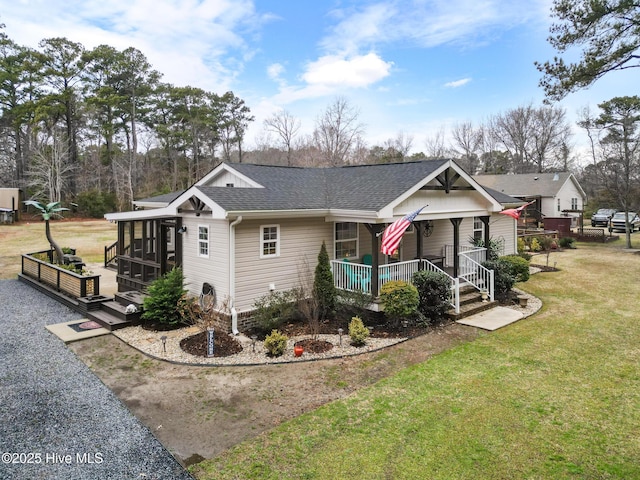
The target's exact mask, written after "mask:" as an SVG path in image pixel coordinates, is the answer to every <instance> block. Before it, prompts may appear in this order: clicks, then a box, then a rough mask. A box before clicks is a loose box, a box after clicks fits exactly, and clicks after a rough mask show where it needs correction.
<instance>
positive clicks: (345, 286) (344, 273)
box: [331, 259, 460, 313]
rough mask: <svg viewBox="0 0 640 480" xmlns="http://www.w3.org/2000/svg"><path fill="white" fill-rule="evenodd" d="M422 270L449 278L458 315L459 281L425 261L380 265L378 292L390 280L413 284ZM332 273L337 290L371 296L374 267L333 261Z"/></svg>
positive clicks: (451, 301)
mask: <svg viewBox="0 0 640 480" xmlns="http://www.w3.org/2000/svg"><path fill="white" fill-rule="evenodd" d="M421 262H422V263H421ZM420 269H422V270H427V271H432V272H440V273H443V274H445V275H446V276H447V277H448V278H449V280H450V292H451V295H450V298H449V303H450V304H451V306H452V307H453V308H455V311H456V313H458V312H460V287H459V282H458V279H457V278H453V277H451V276H450V275H449V274H448V273H447V272H445V271H444V270H442V269H441V268H439V267H438V266H437V265H435V264H433V263H431V262H430V261H428V260H425V259H422V260H409V261H406V262H397V263H389V264H387V265H380V266H379V267H378V291H380V288H381V287H382V285H384V284H385V283H387V282H388V281H390V280H403V281H405V282H409V283H413V275H414V274H415V273H416V272H417V271H418V270H420ZM331 272H332V273H333V282H334V285H335V286H336V288H338V289H340V290H348V291H361V292H364V293H369V294H371V278H372V277H371V274H372V267H371V266H370V265H364V264H361V263H351V262H345V261H342V260H332V261H331Z"/></svg>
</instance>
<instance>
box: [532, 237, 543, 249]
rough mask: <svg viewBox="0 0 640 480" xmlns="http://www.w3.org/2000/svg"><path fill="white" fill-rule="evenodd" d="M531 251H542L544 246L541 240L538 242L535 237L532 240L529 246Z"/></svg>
mask: <svg viewBox="0 0 640 480" xmlns="http://www.w3.org/2000/svg"><path fill="white" fill-rule="evenodd" d="M529 249H530V250H531V251H532V252H539V251H540V250H542V245H540V240H538V239H537V238H536V237H533V238H532V239H531V243H530V244H529Z"/></svg>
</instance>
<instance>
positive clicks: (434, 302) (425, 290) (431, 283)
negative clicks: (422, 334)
mask: <svg viewBox="0 0 640 480" xmlns="http://www.w3.org/2000/svg"><path fill="white" fill-rule="evenodd" d="M413 284H414V285H415V286H416V288H417V290H418V296H419V303H418V310H419V311H420V313H421V314H422V315H424V317H425V318H426V319H428V320H429V321H430V322H432V323H433V322H436V321H437V320H439V319H440V318H442V317H443V316H444V314H445V313H446V312H447V310H449V307H450V306H451V305H450V304H449V289H450V286H451V285H450V281H449V278H448V277H447V275H445V274H444V273H441V272H430V271H427V270H421V271H419V272H416V273H414V275H413Z"/></svg>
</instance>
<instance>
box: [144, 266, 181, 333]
mask: <svg viewBox="0 0 640 480" xmlns="http://www.w3.org/2000/svg"><path fill="white" fill-rule="evenodd" d="M186 293H187V291H186V290H185V288H184V276H183V275H182V269H181V268H174V269H173V270H171V271H169V272H167V273H165V274H164V275H163V276H162V277H160V278H158V279H156V280H155V281H154V282H153V283H152V284H151V285H149V288H148V289H147V296H146V297H145V299H144V312H143V313H142V316H141V318H142V320H143V321H145V322H150V323H159V324H164V325H178V324H179V323H180V322H181V320H182V316H181V312H180V311H179V309H178V304H179V302H180V300H181V299H182V297H183V295H184V294H186Z"/></svg>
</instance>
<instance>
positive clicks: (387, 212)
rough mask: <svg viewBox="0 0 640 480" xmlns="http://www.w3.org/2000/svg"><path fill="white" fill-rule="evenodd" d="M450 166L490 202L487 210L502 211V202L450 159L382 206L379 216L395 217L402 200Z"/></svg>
mask: <svg viewBox="0 0 640 480" xmlns="http://www.w3.org/2000/svg"><path fill="white" fill-rule="evenodd" d="M449 168H451V169H452V170H454V171H455V172H456V173H458V174H459V175H460V177H461V178H462V179H464V180H465V181H466V182H467V183H468V184H469V185H470V186H471V187H473V188H474V190H475V191H476V192H478V193H480V194H481V195H482V197H483V198H484V199H485V200H487V202H488V203H489V207H488V208H487V210H488V211H489V212H500V211H501V210H502V204H501V203H500V202H498V201H497V200H496V199H495V198H493V197H492V196H491V195H489V193H487V191H486V190H485V189H484V188H482V186H481V185H480V184H479V183H478V182H476V181H475V180H474V179H473V178H471V176H470V175H468V174H467V173H466V172H465V171H464V170H462V168H460V167H459V166H458V165H457V164H456V163H455V162H454V161H452V160H449V161H447V162H445V163H443V164H442V165H441V166H440V167H439V168H438V169H436V170H435V171H434V172H433V173H431V174H430V175H428V176H426V177H425V178H423V179H422V180H421V181H420V182H418V183H416V184H415V185H414V186H413V187H411V188H410V189H408V190H407V191H406V192H405V193H403V194H402V195H400V196H399V197H398V198H396V199H395V200H394V201H393V202H391V203H389V204H388V205H386V206H385V207H383V208H381V209H380V211H379V212H378V217H380V218H385V219H389V218H394V214H393V210H394V208H395V207H397V206H398V205H399V204H401V203H402V202H404V201H405V200H407V199H408V198H409V197H411V196H412V195H414V194H415V193H416V192H417V191H419V190H420V189H421V188H422V187H424V186H425V185H427V184H428V183H429V182H431V181H433V180H435V179H436V177H437V176H438V175H440V174H441V173H443V172H444V171H445V170H447V169H449ZM406 213H410V212H406ZM422 215H423V214H422V213H421V214H420V215H419V216H418V218H417V219H418V220H420V219H421V218H420V217H421V216H422Z"/></svg>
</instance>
